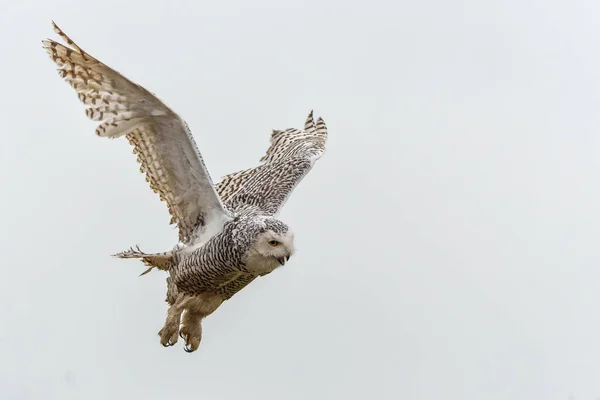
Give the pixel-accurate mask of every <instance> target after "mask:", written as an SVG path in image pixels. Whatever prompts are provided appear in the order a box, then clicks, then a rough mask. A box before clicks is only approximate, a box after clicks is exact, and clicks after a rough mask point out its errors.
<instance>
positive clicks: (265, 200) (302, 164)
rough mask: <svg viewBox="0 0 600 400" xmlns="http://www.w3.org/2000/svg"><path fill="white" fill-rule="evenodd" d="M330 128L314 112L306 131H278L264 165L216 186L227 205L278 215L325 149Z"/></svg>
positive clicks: (224, 180)
mask: <svg viewBox="0 0 600 400" xmlns="http://www.w3.org/2000/svg"><path fill="white" fill-rule="evenodd" d="M326 142H327V127H326V126H325V122H324V121H323V119H322V118H319V119H317V122H316V123H315V121H314V119H313V113H312V111H311V112H310V114H309V115H308V118H307V119H306V123H305V126H304V130H303V131H301V130H298V129H293V128H291V129H286V130H284V131H279V130H275V131H273V133H272V135H271V146H270V147H269V149H268V150H267V153H266V154H265V155H264V156H263V157H262V158H261V159H260V161H261V165H259V166H257V167H255V168H251V169H247V170H243V171H239V172H235V173H232V174H229V175H226V176H224V177H223V178H222V180H221V181H220V182H219V183H218V184H217V185H216V187H217V192H218V193H219V195H220V196H221V199H222V200H223V202H224V203H225V205H226V206H227V207H229V208H230V209H237V208H240V207H243V206H252V207H256V208H258V209H260V210H261V211H262V212H263V213H265V214H267V215H273V216H276V215H277V214H279V212H280V211H281V208H282V207H283V205H284V204H285V202H286V201H287V199H288V197H289V195H290V194H291V193H292V191H293V190H294V188H295V187H296V186H297V185H298V183H300V181H301V180H302V178H304V177H305V176H306V174H307V173H308V172H309V171H310V170H311V169H312V167H313V165H314V164H315V162H316V161H317V160H318V159H319V158H321V156H322V155H323V153H324V152H325V143H326Z"/></svg>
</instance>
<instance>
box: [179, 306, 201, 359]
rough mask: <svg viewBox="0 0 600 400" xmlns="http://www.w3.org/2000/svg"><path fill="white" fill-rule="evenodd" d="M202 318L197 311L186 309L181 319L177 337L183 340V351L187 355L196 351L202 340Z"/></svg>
mask: <svg viewBox="0 0 600 400" xmlns="http://www.w3.org/2000/svg"><path fill="white" fill-rule="evenodd" d="M202 317H204V315H203V314H202V313H199V312H198V311H196V310H194V309H192V308H188V309H186V310H185V312H184V313H183V318H182V319H181V329H180V330H179V336H181V337H182V338H183V339H184V340H185V347H184V350H185V351H187V352H188V353H191V352H193V351H196V350H197V349H198V346H200V340H202Z"/></svg>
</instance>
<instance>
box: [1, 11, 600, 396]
mask: <svg viewBox="0 0 600 400" xmlns="http://www.w3.org/2000/svg"><path fill="white" fill-rule="evenodd" d="M0 5H1V6H0V34H1V37H2V42H1V44H0V50H1V54H2V56H1V57H2V58H1V60H0V61H1V72H2V74H1V75H0V76H1V77H0V81H1V82H2V93H1V95H0V105H1V107H0V114H1V120H2V132H1V137H2V143H1V145H0V182H1V183H2V197H1V200H0V218H1V219H0V221H1V224H2V229H1V230H0V243H1V246H2V252H1V253H0V254H1V255H0V268H2V278H1V279H0V398H1V399H9V400H13V399H14V400H22V399H43V400H53V399H60V400H63V399H148V400H151V399H173V398H201V399H242V398H243V399H261V400H268V399H371V398H372V399H432V400H434V399H435V400H438V399H473V400H480V399H485V400H488V399H510V400H515V399H528V400H529V399H540V400H542V399H544V400H546V399H564V400H567V399H571V400H573V399H575V400H579V399H582V400H583V399H588V400H595V399H598V398H600V345H599V343H598V341H599V338H600V312H599V310H598V303H599V301H600V294H599V283H600V272H599V269H598V267H599V265H598V264H599V260H600V256H599V255H598V245H597V242H598V239H599V234H600V228H599V226H600V213H599V212H598V207H599V201H600V182H599V180H598V176H599V175H600V168H599V167H600V165H599V159H600V157H599V154H600V134H599V128H600V126H599V125H600V113H599V108H600V28H599V25H598V20H599V19H600V6H599V5H598V2H596V1H591V0H590V1H581V0H579V1H577V0H571V1H569V2H566V1H557V0H550V1H549V0H519V1H489V0H488V1H481V0H464V1H443V0H424V1H412V0H411V1H400V2H391V1H389V2H382V1H369V2H362V3H359V2H342V1H338V2H333V1H323V2H316V1H314V2H303V1H274V0H273V1H271V0H257V1H252V2H248V1H243V0H238V1H237V2H214V1H213V2H207V1H198V2H195V1H165V2H160V3H159V2H147V1H142V0H135V1H127V2H125V1H112V0H111V1H95V2H83V1H66V0H65V1H41V0H38V1H22V2H12V1H11V2H9V1H7V0H2V1H1V3H0ZM52 19H53V20H55V21H56V22H57V23H58V24H59V26H61V27H62V28H63V29H64V30H65V31H66V32H67V34H69V35H71V36H72V37H73V38H74V39H75V40H76V41H77V42H78V43H79V44H80V45H81V46H82V47H83V48H84V49H86V50H87V51H89V52H90V53H91V54H92V55H94V56H96V57H98V58H99V59H101V60H103V61H104V62H106V63H107V64H108V65H110V66H112V67H114V68H115V69H117V70H118V71H120V72H122V73H123V74H125V75H126V76H127V77H129V78H130V79H132V80H134V81H136V82H138V83H140V84H142V85H144V86H145V87H147V88H148V89H149V90H151V91H152V92H154V93H156V94H157V95H158V96H159V97H160V98H161V99H163V100H164V101H165V102H166V103H167V104H169V105H170V106H171V107H173V108H174V109H175V110H176V111H177V112H179V113H180V114H181V115H182V116H183V117H184V118H185V119H186V120H187V122H188V123H189V125H190V127H191V129H192V131H193V132H194V134H195V138H196V141H197V142H198V145H199V147H200V149H201V151H202V153H203V155H204V158H205V161H206V164H207V166H208V168H209V170H210V172H211V174H212V176H213V178H214V179H215V180H218V179H219V178H220V177H221V176H222V175H224V174H226V173H229V172H232V171H235V170H239V169H243V168H248V167H251V166H253V165H256V163H257V162H258V158H259V157H260V156H261V155H262V154H263V152H264V151H265V150H266V147H267V145H268V136H269V134H270V130H271V129H272V128H288V127H300V126H302V124H303V122H304V119H305V117H306V115H307V113H308V112H309V111H310V110H311V109H314V110H315V113H316V115H317V116H322V117H323V118H324V119H325V121H326V122H327V124H328V127H329V134H330V140H329V142H328V152H327V153H326V154H325V156H324V157H323V158H322V159H321V160H320V161H319V162H318V164H317V165H316V166H315V168H314V169H313V170H312V172H311V173H310V174H309V175H308V176H307V178H306V179H305V180H304V181H303V182H302V183H301V184H300V185H299V187H298V188H297V189H296V191H295V192H294V194H293V195H292V196H291V198H290V200H289V202H288V203H287V205H286V208H285V209H284V211H283V213H282V214H281V218H282V219H283V220H285V221H286V222H287V223H289V224H290V225H291V227H292V228H293V230H294V231H295V233H296V244H297V247H298V252H297V254H296V256H295V257H294V259H293V260H292V262H291V263H289V264H288V265H287V266H286V267H285V268H282V269H281V270H278V271H277V272H276V273H274V274H271V275H269V276H268V277H266V278H264V279H260V280H257V281H256V282H254V283H253V284H252V285H250V286H249V287H248V288H246V289H245V290H243V291H242V292H240V293H239V294H238V295H236V296H235V297H234V298H233V299H232V300H231V301H229V302H227V303H226V304H225V305H224V306H222V307H221V309H219V310H218V311H217V312H216V313H215V314H213V315H212V316H210V317H209V318H208V319H207V320H206V321H205V322H204V339H203V342H202V344H201V347H200V350H199V351H198V352H196V353H193V354H187V353H185V352H184V351H183V349H182V344H181V343H178V344H177V346H175V347H172V348H167V349H165V348H163V347H162V346H161V345H160V344H159V338H158V336H157V335H156V334H157V332H158V330H159V329H160V328H161V326H162V324H163V322H164V315H165V311H166V305H165V303H164V296H165V283H164V279H165V276H164V275H163V274H162V273H152V274H150V275H147V276H145V277H142V278H138V274H139V273H141V272H142V271H143V269H144V266H143V265H142V264H141V263H139V262H136V261H130V260H116V259H112V258H110V257H109V255H110V254H112V253H115V252H117V251H121V250H124V249H125V248H127V247H129V246H130V245H134V244H139V245H140V246H141V248H142V249H143V250H146V251H164V250H169V249H170V248H171V247H172V246H173V245H174V244H175V242H176V231H175V230H174V229H173V227H170V226H169V225H168V220H169V216H168V213H167V210H166V208H165V206H164V203H161V202H159V201H158V198H157V196H156V195H155V194H153V193H152V192H151V191H150V189H149V188H148V186H147V184H146V182H145V181H144V177H143V175H141V174H140V173H139V172H138V166H137V164H136V162H135V157H134V156H133V155H132V154H131V148H130V147H129V146H128V144H127V142H126V141H124V140H119V141H110V140H103V139H99V138H97V137H95V135H94V128H95V126H96V125H95V123H94V122H92V121H89V120H87V119H86V117H85V115H84V106H83V105H81V104H80V103H79V101H78V100H77V97H76V95H75V93H74V91H73V90H72V89H71V88H70V87H69V86H68V85H67V84H66V83H64V82H62V81H61V79H60V78H59V77H58V76H57V74H56V72H55V66H54V64H53V63H52V62H51V60H50V59H49V58H48V57H47V55H46V54H45V53H44V51H43V50H42V48H41V43H40V40H41V39H43V38H46V37H52V38H56V37H57V36H56V35H55V34H54V32H53V31H52V29H51V26H50V20H52Z"/></svg>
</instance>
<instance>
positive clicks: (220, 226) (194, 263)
mask: <svg viewBox="0 0 600 400" xmlns="http://www.w3.org/2000/svg"><path fill="white" fill-rule="evenodd" d="M53 26H54V30H55V32H56V33H58V35H59V36H60V37H61V38H62V39H63V40H64V41H65V42H66V43H67V45H68V46H66V45H63V44H60V43H58V42H56V41H54V40H50V39H48V40H44V41H42V43H43V47H44V48H45V49H46V51H47V52H48V54H49V55H50V57H51V58H52V60H53V61H54V62H55V63H56V65H57V66H58V67H59V74H60V76H61V77H62V78H64V79H65V80H66V81H67V82H68V83H69V84H70V85H71V86H72V87H73V88H74V89H75V91H76V92H77V95H78V96H79V99H80V100H81V102H82V103H84V104H85V105H86V106H88V108H87V109H86V115H87V116H88V117H89V118H90V119H92V120H94V121H98V122H100V124H99V125H98V126H97V128H96V134H97V135H98V136H102V137H108V138H118V137H121V136H125V137H126V138H127V140H128V141H129V143H130V144H131V145H132V147H133V153H134V154H136V155H137V160H138V162H139V163H140V171H141V172H142V173H144V174H145V175H146V181H148V183H149V184H150V187H151V189H152V190H153V191H154V192H156V193H157V194H158V195H159V197H160V199H161V200H163V201H164V202H165V203H166V204H167V207H168V209H169V213H170V214H171V223H173V224H176V225H177V227H178V231H179V243H178V244H177V245H176V246H175V247H174V248H173V249H172V250H171V251H166V252H161V253H153V254H149V253H144V252H142V251H141V250H140V249H139V248H138V247H136V248H133V247H132V248H130V249H129V250H127V251H124V252H121V253H118V254H116V256H117V257H120V258H137V259H141V261H142V262H143V263H144V264H145V265H146V266H148V267H149V268H148V269H147V270H145V271H144V272H143V273H142V275H144V274H146V273H148V272H150V271H151V270H152V269H154V268H157V269H158V270H162V271H165V272H166V273H167V274H168V277H167V298H166V301H167V302H168V304H169V309H168V312H167V318H166V321H165V325H164V327H163V328H162V329H161V330H160V332H159V336H160V341H161V343H162V344H163V345H164V346H171V345H173V344H175V343H176V342H177V338H178V336H181V337H182V338H184V339H185V342H186V345H185V350H186V351H188V352H192V351H195V350H196V349H197V348H198V346H199V344H200V340H201V337H202V325H201V321H202V319H203V318H205V317H206V316H208V315H210V314H211V313H212V312H214V311H215V310H216V309H217V308H218V307H219V306H220V305H221V303H222V302H223V301H225V300H227V299H230V298H231V297H232V296H233V295H235V294H236V293H237V292H239V291H240V290H241V289H243V288H244V287H245V286H247V285H248V284H249V283H251V282H252V281H253V280H254V279H256V278H257V277H259V276H265V275H267V274H269V273H271V272H272V271H273V270H274V269H275V268H277V267H279V266H281V265H284V264H285V263H286V262H287V261H288V260H289V258H290V256H291V255H292V254H293V252H294V245H293V241H294V235H293V233H292V231H291V230H290V229H289V227H288V226H287V225H286V224H285V223H283V222H282V221H280V220H279V219H277V215H278V214H279V212H280V211H281V208H282V207H283V206H284V204H285V202H286V200H287V199H288V197H289V195H290V194H291V192H292V191H293V190H294V188H295V187H296V186H297V185H298V183H299V182H300V181H301V180H302V178H303V177H304V176H305V175H306V174H307V173H308V171H310V169H311V168H312V167H313V165H314V163H315V162H316V160H318V159H319V158H320V157H321V156H322V155H323V153H324V151H325V143H326V141H327V128H326V126H325V122H324V121H323V120H322V119H321V118H319V119H317V121H316V122H315V120H314V119H313V114H312V112H311V113H310V114H309V116H308V118H307V119H306V122H305V126H304V130H298V129H286V130H275V131H273V133H272V135H271V144H270V146H269V148H268V149H267V152H266V154H265V155H264V156H263V157H262V158H261V159H260V164H259V165H258V166H257V167H255V168H251V169H246V170H243V171H239V172H235V173H232V174H229V175H226V176H224V177H223V178H222V180H221V181H220V182H219V183H217V184H216V185H215V184H213V181H212V180H211V177H210V175H209V173H208V170H207V168H206V166H205V165H204V161H203V160H202V156H201V155H200V152H199V151H198V148H197V146H196V143H195V142H194V139H193V137H192V134H191V132H190V129H189V127H188V126H187V124H186V123H185V121H184V120H183V119H182V118H181V117H179V115H177V114H176V113H175V112H174V111H172V110H171V109H170V108H169V107H167V106H166V105H165V104H164V103H163V102H162V101H161V100H159V99H158V98H157V97H156V96H155V95H154V94H152V93H150V92H149V91H147V90H146V89H144V88H143V87H141V86H140V85H138V84H136V83H134V82H131V81H130V80H128V79H127V78H125V77H124V76H123V75H121V74H120V73H118V72H117V71H115V70H113V69H112V68H110V67H108V66H107V65H105V64H104V63H102V62H101V61H99V60H97V59H96V58H94V57H92V56H91V55H90V54H88V53H86V52H85V51H84V50H83V49H82V48H81V47H79V46H78V45H77V44H75V42H73V41H72V40H71V39H70V38H69V37H68V36H67V35H66V34H65V33H64V32H63V31H62V30H61V29H60V28H58V26H56V24H54V23H53Z"/></svg>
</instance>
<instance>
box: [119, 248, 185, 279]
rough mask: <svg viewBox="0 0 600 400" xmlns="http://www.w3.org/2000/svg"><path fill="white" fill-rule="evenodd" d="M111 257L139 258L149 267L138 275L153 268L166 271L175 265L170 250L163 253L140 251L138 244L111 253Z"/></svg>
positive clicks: (144, 273)
mask: <svg viewBox="0 0 600 400" xmlns="http://www.w3.org/2000/svg"><path fill="white" fill-rule="evenodd" d="M113 257H118V258H141V259H142V260H141V261H142V262H143V263H144V264H145V265H147V266H148V267H150V268H148V269H147V270H145V271H144V272H142V273H141V274H140V276H142V275H146V274H147V273H148V272H150V271H152V269H153V268H158V269H160V270H162V271H168V270H169V269H170V268H171V267H172V266H174V265H175V263H174V262H173V253H172V252H170V251H165V252H164V253H153V254H148V253H144V252H143V251H141V250H140V248H139V246H135V249H134V248H133V247H130V248H129V250H125V251H122V252H120V253H117V254H113Z"/></svg>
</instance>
